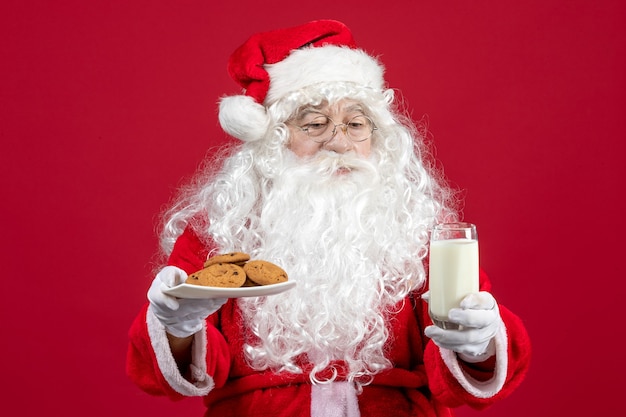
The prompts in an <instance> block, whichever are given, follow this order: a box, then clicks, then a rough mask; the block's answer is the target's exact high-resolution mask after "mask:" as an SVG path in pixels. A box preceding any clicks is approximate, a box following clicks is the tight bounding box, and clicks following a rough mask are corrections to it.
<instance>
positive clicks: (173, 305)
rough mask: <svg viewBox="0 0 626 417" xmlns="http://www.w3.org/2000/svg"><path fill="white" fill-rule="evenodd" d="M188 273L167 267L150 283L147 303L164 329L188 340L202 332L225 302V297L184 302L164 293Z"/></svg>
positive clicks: (185, 277) (180, 281)
mask: <svg viewBox="0 0 626 417" xmlns="http://www.w3.org/2000/svg"><path fill="white" fill-rule="evenodd" d="M186 279H187V273H186V272H185V271H183V270H182V269H180V268H177V267H175V266H166V267H165V268H163V269H162V270H161V271H160V272H159V273H158V274H157V276H156V277H155V278H154V280H153V281H152V285H151V286H150V289H149V290H148V300H149V301H150V306H151V307H152V311H153V312H154V315H155V316H156V317H157V318H158V319H159V321H160V322H161V323H162V324H163V326H164V327H165V330H166V331H167V332H168V333H169V334H171V335H173V336H176V337H187V336H191V335H192V334H194V333H197V332H199V331H200V330H202V324H203V323H204V320H205V319H206V318H207V317H208V316H209V315H211V314H213V313H215V312H216V311H217V310H219V308H220V307H221V306H222V305H223V304H224V303H225V302H226V301H227V299H226V298H208V299H205V298H203V299H197V300H196V299H187V298H176V297H173V296H171V295H167V294H165V293H163V291H162V290H163V289H166V288H170V287H174V286H176V285H178V284H180V283H183V282H185V280H186Z"/></svg>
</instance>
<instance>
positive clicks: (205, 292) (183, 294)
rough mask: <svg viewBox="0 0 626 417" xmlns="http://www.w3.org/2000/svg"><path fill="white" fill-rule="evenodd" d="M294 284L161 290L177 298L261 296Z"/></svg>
mask: <svg viewBox="0 0 626 417" xmlns="http://www.w3.org/2000/svg"><path fill="white" fill-rule="evenodd" d="M295 286H296V281H285V282H281V283H280V284H271V285H263V286H260V287H240V288H220V287H205V286H202V285H193V284H180V285H177V286H175V287H172V288H168V289H166V290H163V292H164V293H166V294H169V295H173V296H174V297H178V298H239V297H263V296H266V295H272V294H278V293H281V292H284V291H287V290H290V289H292V288H293V287H295Z"/></svg>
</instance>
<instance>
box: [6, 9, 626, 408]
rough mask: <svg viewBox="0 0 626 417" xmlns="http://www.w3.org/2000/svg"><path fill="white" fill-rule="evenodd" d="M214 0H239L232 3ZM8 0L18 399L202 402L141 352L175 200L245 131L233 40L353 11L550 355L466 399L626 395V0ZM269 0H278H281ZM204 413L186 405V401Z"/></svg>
mask: <svg viewBox="0 0 626 417" xmlns="http://www.w3.org/2000/svg"><path fill="white" fill-rule="evenodd" d="M213 3H219V4H218V5H216V4H213ZM385 3H386V4H383V3H382V2H374V1H369V2H368V1H365V2H364V1H362V0H361V1H353V0H345V1H341V2H339V1H336V0H333V1H328V0H318V1H315V2H311V3H298V6H293V2H292V1H286V0H285V1H275V2H272V1H267V2H252V1H238V2H211V1H204V2H200V1H179V2H175V1H171V2H165V1H78V0H75V1H59V2H56V1H54V2H52V1H48V2H46V1H18V0H12V1H6V0H5V1H4V2H2V6H0V16H1V18H0V19H1V22H0V57H1V58H0V59H1V63H0V71H1V73H0V106H1V113H0V137H1V146H2V150H1V151H0V173H1V180H2V194H3V204H2V208H1V210H2V214H1V219H2V225H1V230H2V242H3V243H2V251H1V253H2V255H1V256H2V258H1V262H2V263H1V264H2V267H3V273H2V279H3V284H2V290H1V294H2V300H1V302H0V309H1V311H0V316H1V317H2V320H0V326H1V329H0V330H1V333H2V342H1V343H0V361H2V362H1V369H2V375H3V377H2V379H3V388H2V389H1V390H0V395H1V396H2V400H3V401H2V403H3V404H4V405H5V406H7V405H9V407H12V408H16V409H19V412H16V413H14V414H9V415H23V416H34V415H41V414H44V412H47V413H50V414H52V415H61V414H62V415H64V416H83V415H91V416H111V415H115V416H118V417H123V416H135V415H148V416H155V417H156V416H166V415H190V416H194V415H195V416H199V415H201V407H200V401H199V400H198V399H189V400H185V401H183V402H179V403H171V402H169V401H167V400H165V399H162V398H154V397H150V396H148V395H147V394H144V393H143V392H141V391H139V389H138V388H136V387H135V386H133V385H132V384H131V383H130V382H129V380H128V379H127V378H126V376H125V374H124V360H125V351H126V343H127V336H126V333H127V329H128V327H129V325H130V322H131V320H132V319H133V317H134V315H135V314H136V312H137V311H138V310H139V308H140V306H141V305H142V304H143V302H144V300H145V292H146V290H147V288H148V284H149V282H150V280H151V279H152V277H151V276H150V270H151V268H152V266H153V264H152V260H153V255H154V253H155V251H156V248H157V241H156V237H155V230H154V229H155V223H156V218H157V215H158V213H159V211H160V210H161V208H162V206H163V204H165V203H166V202H167V201H168V199H169V198H170V197H171V195H172V194H173V191H174V190H175V189H176V187H177V186H178V185H179V184H180V181H181V179H182V178H184V177H187V176H189V175H191V174H192V173H193V171H194V169H195V168H196V166H197V165H198V163H199V162H200V161H201V159H202V158H203V155H204V154H205V152H206V151H207V150H208V149H209V148H211V147H212V146H214V145H217V144H220V143H223V141H225V140H226V138H225V135H224V134H223V133H222V132H221V130H220V129H219V126H218V123H217V118H216V102H217V100H218V99H219V97H220V96H221V95H223V94H232V93H234V92H237V88H236V86H235V84H234V83H233V82H232V81H231V80H230V79H229V78H228V76H227V73H226V69H225V67H226V61H227V58H228V56H229V54H230V53H231V52H232V51H233V50H234V48H235V47H237V46H238V45H239V44H240V43H241V42H243V41H244V40H245V38H246V37H247V36H248V35H250V34H252V33H253V32H256V31H262V30H268V29H275V28H278V27H284V26H291V25H294V24H299V23H303V22H305V21H308V20H312V19H316V18H334V19H339V20H343V21H344V22H346V23H347V24H348V25H349V26H350V27H351V28H352V30H353V32H354V35H355V37H356V39H357V42H359V44H360V45H361V46H362V47H363V48H365V49H366V50H368V51H370V52H371V53H373V54H376V55H380V56H381V58H382V60H383V61H384V62H385V64H386V65H387V68H388V71H387V78H388V81H389V83H390V85H391V86H393V87H396V88H399V89H400V90H401V91H402V92H403V94H404V97H405V98H406V100H407V102H408V103H409V106H410V109H411V111H412V115H413V116H414V117H415V118H416V119H422V118H426V119H427V120H428V123H429V126H430V132H431V134H432V137H433V139H434V141H435V144H436V146H437V157H438V158H439V160H440V161H441V162H442V164H443V166H444V167H445V172H446V174H447V176H448V177H449V179H450V180H451V181H452V182H453V183H454V184H456V185H457V186H458V187H460V188H461V189H463V190H465V193H466V203H467V204H466V209H465V218H466V219H467V220H468V221H472V222H474V223H476V224H477V225H478V227H479V233H480V239H481V258H482V263H483V266H484V267H485V269H486V270H487V271H488V272H489V274H490V275H491V277H492V280H493V283H494V286H495V288H494V290H495V294H496V297H497V299H498V300H499V301H500V302H501V303H503V304H505V305H507V306H509V307H510V308H511V309H513V310H514V311H516V312H517V313H518V314H519V315H520V316H521V317H522V318H523V319H524V321H525V323H526V325H527V327H528V331H529V332H530V335H531V337H532V340H533V343H534V357H533V362H532V366H531V370H530V373H529V375H528V377H527V379H526V381H525V382H524V384H523V385H522V386H521V388H520V389H519V390H518V391H516V392H515V393H514V394H513V395H512V396H511V397H509V398H508V399H506V400H505V401H502V402H500V403H498V404H497V405H495V406H493V407H492V408H490V409H489V410H487V411H484V412H482V413H477V412H475V411H473V410H470V409H468V408H461V409H460V411H459V415H460V416H474V415H482V416H498V415H507V416H528V415H532V416H552V415H578V414H581V415H582V414H584V415H605V414H620V412H621V413H624V412H625V411H626V405H625V404H624V402H623V400H622V399H621V398H620V397H621V396H622V394H623V391H624V388H626V387H625V385H624V382H623V381H624V372H625V371H626V369H625V367H624V359H623V356H624V354H623V352H622V347H623V344H622V343H621V342H620V341H619V340H620V338H621V337H622V336H621V333H622V328H623V316H624V314H623V308H622V306H623V303H624V295H623V293H622V290H623V288H624V285H623V280H624V278H625V273H624V272H625V271H624V266H623V265H624V264H623V262H621V261H620V258H622V257H623V256H624V254H623V249H624V240H623V237H622V236H621V234H620V233H621V232H619V230H620V229H619V228H620V227H622V226H621V219H622V213H623V211H624V202H623V198H621V197H620V196H619V194H621V193H622V192H623V185H624V177H625V176H624V174H625V173H624V156H625V153H624V130H625V129H624V128H625V127H626V126H625V119H626V117H625V113H624V110H625V104H626V103H625V94H624V92H625V75H626V71H625V69H626V68H625V60H626V59H625V57H626V54H625V51H626V45H625V41H626V30H625V27H626V26H625V24H626V13H625V11H626V6H624V3H623V2H621V1H594V2H590V1H578V0H576V1H565V0H563V1H555V0H541V1H537V0H532V1H524V2H509V1H472V2H468V1H454V0H453V1H446V2H426V1H414V0H404V1H393V2H385ZM261 4H262V5H261ZM185 413H186V414H185Z"/></svg>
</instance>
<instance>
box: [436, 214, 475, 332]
mask: <svg viewBox="0 0 626 417" xmlns="http://www.w3.org/2000/svg"><path fill="white" fill-rule="evenodd" d="M428 279H429V291H430V300H429V314H430V318H431V319H432V321H433V323H434V324H435V325H437V326H439V327H441V328H443V329H459V328H460V326H459V325H458V324H456V323H452V322H450V321H449V320H448V312H449V311H450V309H451V308H455V307H459V304H460V302H461V300H462V299H463V298H464V297H465V296H466V295H468V294H470V293H475V292H478V234H477V232H476V226H475V225H474V224H471V223H462V222H456V223H442V224H438V225H436V226H435V227H434V228H433V230H432V233H431V237H430V262H429V272H428Z"/></svg>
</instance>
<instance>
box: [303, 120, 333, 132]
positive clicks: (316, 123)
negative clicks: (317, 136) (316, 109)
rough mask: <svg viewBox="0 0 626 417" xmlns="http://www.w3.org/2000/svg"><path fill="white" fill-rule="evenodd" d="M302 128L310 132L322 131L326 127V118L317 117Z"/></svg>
mask: <svg viewBox="0 0 626 417" xmlns="http://www.w3.org/2000/svg"><path fill="white" fill-rule="evenodd" d="M302 127H303V128H304V129H308V130H309V131H310V132H314V131H323V130H325V129H326V128H327V127H328V118H327V117H324V116H318V117H316V118H315V119H313V120H311V121H310V122H309V123H307V124H305V125H304V126H302Z"/></svg>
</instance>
